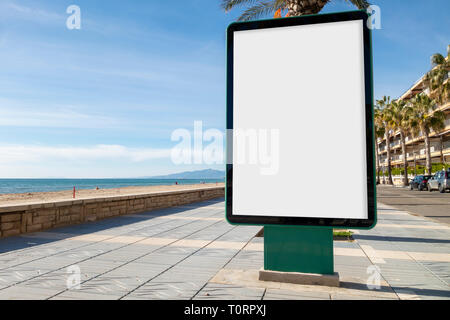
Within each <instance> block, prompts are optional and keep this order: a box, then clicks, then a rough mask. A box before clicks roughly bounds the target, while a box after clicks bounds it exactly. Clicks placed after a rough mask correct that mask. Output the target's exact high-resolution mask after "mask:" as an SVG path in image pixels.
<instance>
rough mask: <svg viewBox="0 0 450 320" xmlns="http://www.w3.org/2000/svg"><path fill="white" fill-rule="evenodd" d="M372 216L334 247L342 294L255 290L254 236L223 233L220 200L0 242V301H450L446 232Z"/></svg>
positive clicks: (407, 219)
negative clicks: (376, 281)
mask: <svg viewBox="0 0 450 320" xmlns="http://www.w3.org/2000/svg"><path fill="white" fill-rule="evenodd" d="M378 209H379V224H378V226H377V227H376V228H375V229H373V230H370V231H358V232H357V234H356V235H355V238H356V241H353V242H342V241H335V269H336V271H337V272H339V273H340V276H341V287H340V288H329V287H318V286H302V285H292V284H280V283H274V282H261V281H259V280H258V279H257V277H258V270H259V269H260V268H261V267H262V265H263V239H262V238H257V237H255V235H256V233H257V232H258V231H259V229H260V228H259V227H242V226H239V227H236V226H231V225H229V224H228V223H227V222H226V221H225V219H224V202H223V199H219V200H217V201H207V202H203V203H199V204H193V205H189V206H183V207H178V208H169V209H163V210H158V211H152V212H147V213H143V214H138V215H129V216H121V217H117V218H112V219H108V220H103V221H99V222H95V223H86V224H82V225H76V226H71V227H65V228H59V229H54V230H51V231H48V232H39V233H34V234H28V235H22V236H17V237H11V238H7V239H3V240H0V299H89V300H93V299H450V288H449V281H450V228H449V227H448V226H447V225H443V224H438V223H435V222H432V221H429V220H425V219H423V218H419V217H415V216H412V215H409V214H407V213H405V212H401V211H397V210H395V209H391V208H389V207H387V206H383V205H380V206H379V208H378ZM374 266H375V267H374ZM376 267H378V268H379V270H380V272H381V287H380V288H379V289H372V290H370V289H369V288H368V287H367V281H368V279H369V277H370V275H371V274H373V272H374V270H376ZM368 268H369V269H368ZM77 270H80V281H81V284H80V288H79V289H78V288H71V289H68V283H69V284H70V283H71V282H70V280H73V279H76V278H77V274H76V273H72V272H74V271H77ZM368 272H369V273H368Z"/></svg>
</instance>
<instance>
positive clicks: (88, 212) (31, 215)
mask: <svg viewBox="0 0 450 320" xmlns="http://www.w3.org/2000/svg"><path fill="white" fill-rule="evenodd" d="M224 194H225V191H224V187H209V188H203V189H192V190H182V191H166V192H158V193H149V194H142V195H133V196H114V197H107V198H96V199H86V200H73V201H58V202H50V203H38V204H27V205H14V206H0V238H5V237H9V236H14V235H18V234H22V233H27V232H36V231H42V230H46V229H51V228H56V227H63V226H68V225H73V224H78V223H82V222H88V221H96V220H101V219H105V218H109V217H115V216H121V215H127V214H134V213H140V212H145V211H151V210H155V209H161V208H168V207H174V206H180V205H185V204H189V203H194V202H199V201H204V200H209V199H214V198H218V197H223V196H224Z"/></svg>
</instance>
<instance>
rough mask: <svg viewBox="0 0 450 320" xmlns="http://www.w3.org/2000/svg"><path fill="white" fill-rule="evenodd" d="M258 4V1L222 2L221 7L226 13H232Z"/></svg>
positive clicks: (225, 0) (230, 0) (231, 0)
mask: <svg viewBox="0 0 450 320" xmlns="http://www.w3.org/2000/svg"><path fill="white" fill-rule="evenodd" d="M256 2H258V0H222V4H221V5H220V6H221V7H222V9H223V10H225V12H228V11H230V10H231V9H233V8H236V7H239V6H244V5H251V4H254V3H256Z"/></svg>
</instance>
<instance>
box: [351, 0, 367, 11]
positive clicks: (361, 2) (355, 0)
mask: <svg viewBox="0 0 450 320" xmlns="http://www.w3.org/2000/svg"><path fill="white" fill-rule="evenodd" d="M346 1H347V2H351V3H352V4H354V5H355V6H356V7H357V8H358V9H362V10H363V9H367V8H368V7H369V6H370V3H369V2H368V1H366V0H346Z"/></svg>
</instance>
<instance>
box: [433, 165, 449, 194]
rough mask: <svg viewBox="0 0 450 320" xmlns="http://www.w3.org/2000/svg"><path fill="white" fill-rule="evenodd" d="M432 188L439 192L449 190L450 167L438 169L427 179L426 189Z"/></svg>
mask: <svg viewBox="0 0 450 320" xmlns="http://www.w3.org/2000/svg"><path fill="white" fill-rule="evenodd" d="M433 190H439V191H440V192H441V193H444V192H445V190H450V169H447V171H444V170H442V171H439V172H437V173H436V174H435V175H434V176H433V177H432V178H431V179H430V180H428V191H430V192H431V191H433Z"/></svg>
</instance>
